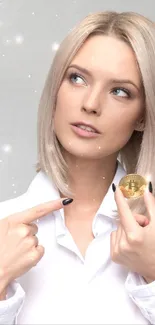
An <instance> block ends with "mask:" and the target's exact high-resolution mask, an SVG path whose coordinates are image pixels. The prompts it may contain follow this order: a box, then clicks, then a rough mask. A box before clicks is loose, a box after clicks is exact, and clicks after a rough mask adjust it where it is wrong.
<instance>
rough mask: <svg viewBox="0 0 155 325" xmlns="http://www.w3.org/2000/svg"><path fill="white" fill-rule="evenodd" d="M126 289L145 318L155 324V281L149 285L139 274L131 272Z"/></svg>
mask: <svg viewBox="0 0 155 325" xmlns="http://www.w3.org/2000/svg"><path fill="white" fill-rule="evenodd" d="M125 288H126V290H127V292H128V294H129V296H130V298H131V299H132V300H133V301H134V303H135V304H136V305H137V306H138V307H139V308H140V310H141V312H142V314H143V315H144V317H145V318H147V319H148V320H149V321H150V322H151V324H155V281H153V282H151V283H149V284H148V283H147V282H146V281H145V280H144V279H143V277H142V276H140V275H139V274H138V273H135V272H129V274H128V276H127V279H126V282H125Z"/></svg>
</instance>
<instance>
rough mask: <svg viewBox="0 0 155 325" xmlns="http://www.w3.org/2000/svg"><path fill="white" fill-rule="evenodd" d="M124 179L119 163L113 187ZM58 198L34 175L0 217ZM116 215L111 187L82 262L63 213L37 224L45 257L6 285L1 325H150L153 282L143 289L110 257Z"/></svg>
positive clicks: (154, 318)
mask: <svg viewBox="0 0 155 325" xmlns="http://www.w3.org/2000/svg"><path fill="white" fill-rule="evenodd" d="M124 175H125V171H124V169H123V168H122V166H121V165H120V163H118V168H117V171H116V174H115V177H114V180H113V182H114V183H115V184H118V183H119V180H120V179H121V178H122V177H123V176H124ZM59 197H60V196H59V193H58V191H57V190H56V189H55V188H54V186H53V184H52V183H51V182H50V181H49V179H48V177H47V176H46V175H45V174H44V173H43V172H39V173H38V174H37V175H36V177H35V178H34V180H33V181H32V183H31V185H30V186H29V188H28V190H27V192H26V193H24V194H23V195H21V196H19V197H17V198H15V199H12V200H8V201H5V202H1V203H0V216H1V218H4V217H5V216H7V215H10V214H13V213H15V212H18V211H22V210H25V209H27V208H30V207H32V206H35V205H37V204H40V203H43V202H46V201H50V200H55V199H57V198H59ZM116 216H117V207H116V203H115V200H114V193H113V192H112V189H111V186H110V187H109V190H108V192H107V194H106V196H105V198H104V200H103V202H102V204H101V206H100V208H99V209H98V211H97V213H96V215H95V217H94V220H93V223H92V231H93V234H94V236H95V238H94V239H93V241H92V242H91V243H90V245H89V246H88V249H87V251H86V255H85V258H83V256H82V255H81V253H80V251H79V249H78V247H77V246H76V244H75V242H74V240H73V238H72V236H71V234H70V232H69V230H68V229H67V227H66V225H65V220H64V214H63V209H61V210H59V211H56V212H54V213H51V214H49V215H47V216H45V217H43V218H41V219H39V220H37V221H36V223H37V225H38V228H39V229H38V234H37V237H38V239H39V244H40V245H43V246H44V247H45V254H44V256H43V258H42V259H41V260H40V262H39V263H38V264H37V265H36V266H35V267H33V268H32V269H31V270H30V271H28V272H27V273H26V274H24V275H23V276H21V277H20V278H18V279H16V280H15V281H13V282H12V283H11V284H10V285H9V287H8V292H7V300H5V301H0V324H31V325H32V324H134V325H135V324H150V323H151V324H155V282H152V283H150V284H146V283H145V281H144V280H143V278H142V277H141V276H139V275H138V274H136V273H132V272H130V271H129V270H127V269H126V268H124V267H123V266H121V265H119V264H116V263H114V262H113V261H112V260H111V258H110V233H111V232H112V231H113V230H115V229H116V227H117V225H116ZM73 218H74V216H73Z"/></svg>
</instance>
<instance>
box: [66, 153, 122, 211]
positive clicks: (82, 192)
mask: <svg viewBox="0 0 155 325" xmlns="http://www.w3.org/2000/svg"><path fill="white" fill-rule="evenodd" d="M66 161H67V164H68V167H69V184H68V185H69V187H70V188H71V190H72V191H73V193H74V197H75V199H76V201H78V202H79V201H80V203H82V204H85V205H87V204H90V202H94V204H95V202H96V203H100V202H102V200H103V198H104V196H105V195H106V193H107V191H108V188H109V186H110V185H111V183H112V180H113V178H114V175H115V172H116V167H117V166H116V162H117V155H115V156H114V155H113V156H109V157H106V158H104V159H102V160H100V159H98V160H91V161H90V160H88V159H80V158H77V157H73V156H72V157H71V156H67V157H66Z"/></svg>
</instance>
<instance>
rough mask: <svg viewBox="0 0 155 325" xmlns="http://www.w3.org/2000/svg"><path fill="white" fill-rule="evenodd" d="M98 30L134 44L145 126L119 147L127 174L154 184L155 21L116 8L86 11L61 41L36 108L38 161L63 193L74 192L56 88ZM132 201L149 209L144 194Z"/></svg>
mask: <svg viewBox="0 0 155 325" xmlns="http://www.w3.org/2000/svg"><path fill="white" fill-rule="evenodd" d="M95 34H103V35H112V36H115V37H117V38H119V39H121V40H123V41H125V42H127V43H128V44H129V45H130V47H131V48H132V49H133V51H134V53H135V56H136V59H137V64H138V66H139V71H140V74H141V78H142V84H143V88H144V95H145V96H144V97H145V99H144V101H145V102H144V105H145V128H144V131H143V132H138V131H134V132H133V134H132V136H131V138H130V140H129V142H128V143H127V144H126V145H125V147H124V148H122V150H121V151H120V161H121V163H122V164H123V166H124V167H125V169H126V172H127V174H129V173H138V174H140V175H143V176H144V177H146V176H148V175H151V181H152V183H153V185H155V152H154V148H155V26H154V23H153V22H151V21H150V20H149V19H147V18H145V17H143V16H141V15H140V14H137V13H134V12H123V13H117V12H113V11H107V12H99V13H94V14H90V15H88V16H87V17H86V18H84V19H83V20H82V21H81V22H80V23H79V24H78V25H77V26H75V28H74V29H73V30H72V31H71V32H70V33H69V34H68V35H67V37H66V38H65V39H64V40H63V41H62V43H61V45H60V47H59V49H58V51H57V53H56V55H55V57H54V60H53V63H52V66H51V68H50V71H49V73H48V76H47V80H46V82H45V86H44V89H43V93H42V96H41V100H40V104H39V110H38V163H37V172H38V171H40V170H43V171H44V172H45V173H46V174H48V177H49V178H50V179H51V180H52V181H53V182H54V184H55V186H56V188H58V189H59V191H60V192H61V193H63V195H66V196H70V195H72V192H71V190H70V189H69V188H68V185H67V174H68V169H67V165H66V162H65V160H64V158H63V156H62V153H61V144H60V143H59V141H58V139H57V137H56V135H55V133H54V130H53V115H54V111H55V106H56V99H57V94H58V90H59V88H60V85H61V83H62V80H63V77H64V74H65V72H66V69H67V68H68V66H69V64H70V62H71V61H72V60H73V58H74V56H75V55H76V53H77V52H78V50H79V49H80V48H81V46H82V45H83V43H84V42H85V41H86V39H87V38H88V37H90V36H92V35H95ZM138 202H139V203H137V200H136V204H134V203H133V202H131V206H132V209H133V210H134V211H138V212H139V213H144V212H145V207H144V204H143V202H142V200H141V199H140V200H139V201H138Z"/></svg>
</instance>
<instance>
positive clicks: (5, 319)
mask: <svg viewBox="0 0 155 325" xmlns="http://www.w3.org/2000/svg"><path fill="white" fill-rule="evenodd" d="M24 300H25V292H24V290H23V288H22V287H21V286H20V284H19V283H18V282H17V281H13V282H12V283H11V284H10V285H9V286H8V290H7V296H6V300H2V301H0V325H4V324H8V325H13V324H17V323H16V321H17V316H18V314H19V313H20V311H21V309H22V306H23V304H24Z"/></svg>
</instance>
